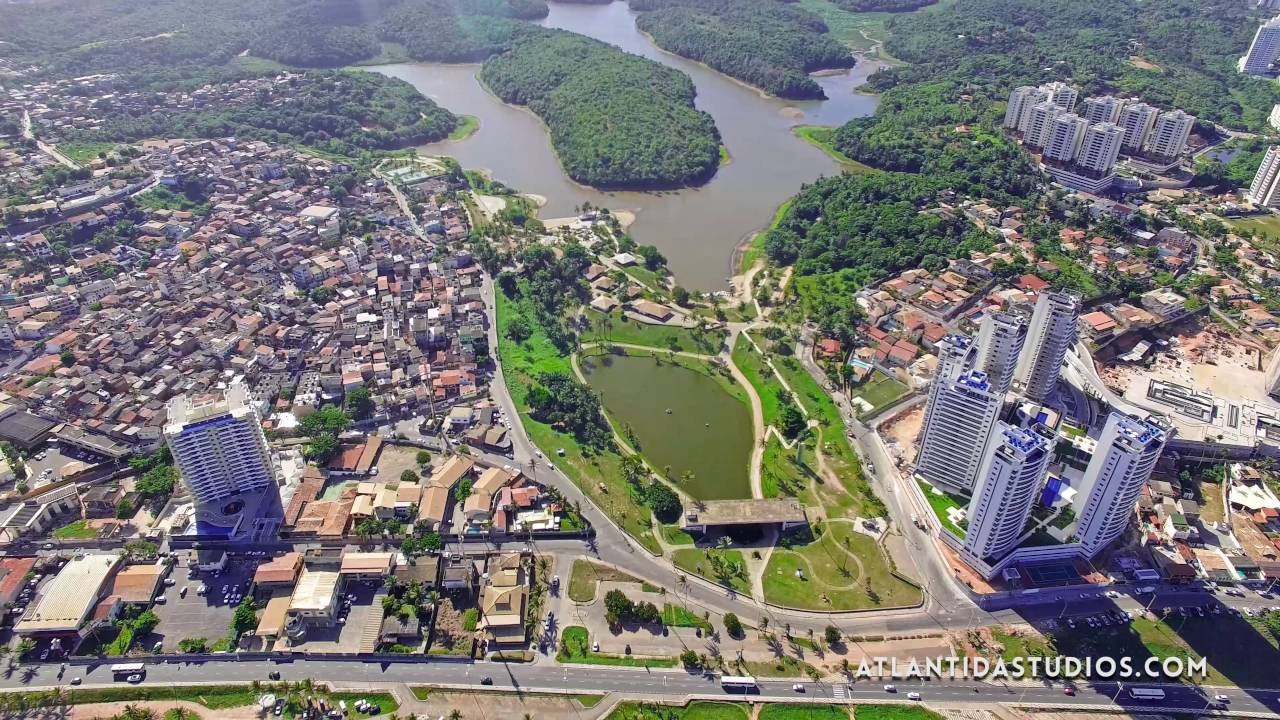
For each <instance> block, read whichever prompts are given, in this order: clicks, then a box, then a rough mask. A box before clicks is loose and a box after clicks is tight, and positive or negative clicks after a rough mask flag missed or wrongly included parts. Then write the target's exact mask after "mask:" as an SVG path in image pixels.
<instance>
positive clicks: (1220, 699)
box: [1213, 694, 1231, 702]
mask: <svg viewBox="0 0 1280 720" xmlns="http://www.w3.org/2000/svg"><path fill="white" fill-rule="evenodd" d="M1213 699H1214V700H1217V701H1218V702H1231V698H1229V697H1227V696H1226V695H1221V694H1219V695H1214V696H1213Z"/></svg>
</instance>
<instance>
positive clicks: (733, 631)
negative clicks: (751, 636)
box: [724, 613, 742, 639]
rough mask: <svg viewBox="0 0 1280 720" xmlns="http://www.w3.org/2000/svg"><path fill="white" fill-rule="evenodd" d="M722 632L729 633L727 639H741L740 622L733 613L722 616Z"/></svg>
mask: <svg viewBox="0 0 1280 720" xmlns="http://www.w3.org/2000/svg"><path fill="white" fill-rule="evenodd" d="M724 631H725V632H727V633H729V637H731V638H734V639H738V638H741V637H742V621H741V620H739V619H738V616H737V615H735V614H733V613H725V614H724Z"/></svg>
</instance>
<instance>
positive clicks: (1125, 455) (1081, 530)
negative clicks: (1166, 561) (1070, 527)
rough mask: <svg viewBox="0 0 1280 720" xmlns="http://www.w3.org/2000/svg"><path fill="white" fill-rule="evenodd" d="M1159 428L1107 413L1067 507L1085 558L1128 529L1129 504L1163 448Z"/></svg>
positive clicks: (1126, 416) (1117, 413)
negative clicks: (1070, 508) (1075, 490)
mask: <svg viewBox="0 0 1280 720" xmlns="http://www.w3.org/2000/svg"><path fill="white" fill-rule="evenodd" d="M1165 439H1166V435H1165V431H1164V430H1162V429H1161V428H1159V427H1157V426H1155V425H1153V424H1151V423H1150V422H1147V421H1145V420H1139V419H1137V418H1134V417H1130V416H1129V415H1125V414H1123V413H1119V412H1113V413H1111V415H1110V416H1108V417H1107V424H1106V425H1105V426H1104V427H1103V428H1102V435H1101V437H1099V438H1098V446H1097V449H1096V450H1094V453H1093V457H1092V458H1091V459H1090V460H1089V466H1088V467H1087V468H1085V471H1084V479H1083V480H1082V482H1081V487H1080V488H1079V490H1078V492H1077V494H1076V497H1075V500H1074V501H1073V503H1072V504H1073V509H1074V510H1075V513H1076V518H1077V521H1076V537H1077V538H1079V540H1080V545H1081V548H1082V549H1083V550H1084V551H1085V553H1086V554H1087V555H1089V556H1090V557H1092V556H1094V555H1096V554H1097V553H1098V552H1099V551H1100V550H1102V549H1103V548H1105V547H1106V546H1107V545H1109V544H1111V543H1112V542H1114V541H1115V540H1116V539H1117V538H1119V537H1120V535H1121V534H1123V533H1124V529H1125V528H1126V527H1128V525H1129V519H1130V516H1131V515H1133V508H1134V503H1136V502H1137V500H1138V495H1140V494H1141V493H1142V486H1143V485H1145V484H1146V482H1147V480H1148V479H1149V478H1150V477H1151V471H1152V470H1154V469H1155V466H1156V461H1157V460H1159V459H1160V453H1161V451H1162V450H1163V449H1164V443H1165Z"/></svg>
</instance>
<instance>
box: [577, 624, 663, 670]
mask: <svg viewBox="0 0 1280 720" xmlns="http://www.w3.org/2000/svg"><path fill="white" fill-rule="evenodd" d="M556 659H557V660H559V661H560V662H562V663H578V664H582V665H612V666H615V667H642V668H668V667H675V665H676V659H675V658H637V657H628V656H624V655H606V654H604V653H597V652H592V651H591V642H590V638H589V637H588V636H587V629H586V628H584V627H582V626H580V625H570V626H569V627H567V628H565V629H564V632H562V633H561V634H560V651H559V652H558V653H556Z"/></svg>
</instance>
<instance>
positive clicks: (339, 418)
mask: <svg viewBox="0 0 1280 720" xmlns="http://www.w3.org/2000/svg"><path fill="white" fill-rule="evenodd" d="M350 424H351V418H350V417H348V416H347V414H346V413H345V412H343V411H342V408H339V407H337V406H335V405H325V406H324V407H322V408H320V409H319V410H316V411H315V412H313V413H311V414H310V415H308V416H306V417H305V418H303V419H302V422H301V423H300V427H301V428H302V432H303V434H305V435H307V436H308V437H314V436H316V435H318V434H320V433H330V434H333V435H337V434H338V433H340V432H342V431H343V430H345V429H346V428H347V426H348V425H350Z"/></svg>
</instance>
